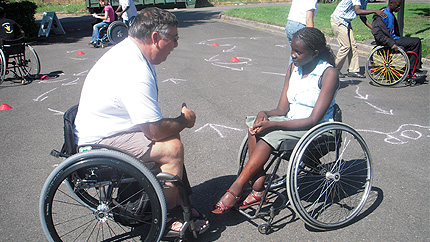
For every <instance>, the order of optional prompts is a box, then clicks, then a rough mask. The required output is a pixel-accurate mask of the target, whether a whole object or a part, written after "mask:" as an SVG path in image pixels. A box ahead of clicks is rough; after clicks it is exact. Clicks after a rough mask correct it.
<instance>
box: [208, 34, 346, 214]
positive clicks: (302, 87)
mask: <svg viewBox="0 0 430 242" xmlns="http://www.w3.org/2000/svg"><path fill="white" fill-rule="evenodd" d="M291 48H292V51H291V57H292V60H293V63H292V64H291V65H290V66H289V68H288V70H287V73H286V77H285V83H284V87H283V90H282V94H281V98H280V100H279V103H278V106H277V108H275V109H273V110H270V111H260V112H259V113H258V114H257V116H252V117H247V119H246V123H247V125H248V126H249V132H248V136H249V138H248V145H249V157H250V158H249V161H248V163H247V164H246V166H245V167H244V168H243V170H242V172H241V174H240V175H239V176H238V178H237V179H236V180H235V181H234V183H233V184H232V185H231V186H230V188H229V189H228V190H227V191H226V193H225V194H224V195H223V196H222V197H221V199H220V200H219V201H218V202H217V203H216V204H215V205H214V207H213V209H212V213H214V214H223V213H225V212H227V211H228V210H230V209H231V208H232V207H236V206H238V207H239V209H243V208H247V207H249V206H252V205H254V204H258V203H260V201H261V200H262V199H263V194H264V181H265V177H266V174H265V172H264V169H263V167H264V164H265V163H266V162H267V160H268V158H269V156H270V154H271V152H272V151H273V150H277V149H278V148H279V146H280V144H281V142H282V141H283V140H286V139H295V140H299V139H300V138H301V136H303V135H304V134H305V133H306V131H307V130H309V129H310V128H312V127H313V126H315V125H317V124H318V123H321V122H326V121H331V120H332V117H333V111H334V107H333V106H334V104H335V96H336V93H337V90H338V88H339V73H338V71H337V70H336V69H335V68H334V67H333V66H334V55H333V53H332V51H331V49H330V47H329V46H327V44H326V40H325V36H324V34H323V33H321V31H320V30H318V29H316V28H310V27H306V28H304V29H301V30H299V31H298V32H297V33H296V34H294V36H293V39H292V42H291ZM249 181H252V191H251V193H250V194H248V195H247V197H245V199H242V195H243V194H242V193H243V189H244V187H245V185H246V184H248V182H249Z"/></svg>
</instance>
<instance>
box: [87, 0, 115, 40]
mask: <svg viewBox="0 0 430 242" xmlns="http://www.w3.org/2000/svg"><path fill="white" fill-rule="evenodd" d="M99 4H100V5H101V6H102V7H104V9H103V11H104V13H103V15H98V14H96V13H93V14H92V15H93V17H94V18H97V19H100V20H101V22H100V23H96V24H94V25H93V34H92V37H91V42H90V43H89V45H92V46H94V47H97V46H98V41H99V37H100V29H101V28H102V27H103V26H108V25H109V24H110V23H111V22H113V21H115V12H114V10H113V8H112V6H111V5H110V4H109V2H108V1H107V0H99Z"/></svg>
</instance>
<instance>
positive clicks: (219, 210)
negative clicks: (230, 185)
mask: <svg viewBox="0 0 430 242" xmlns="http://www.w3.org/2000/svg"><path fill="white" fill-rule="evenodd" d="M229 194H231V195H233V197H234V200H235V201H234V203H233V205H230V206H228V205H225V204H224V203H223V202H222V201H221V199H222V198H223V197H224V196H228V195H229ZM224 196H223V197H221V199H220V200H219V201H218V202H217V203H216V204H215V205H214V206H213V209H212V213H213V214H224V213H226V212H227V211H228V210H230V209H231V208H232V207H233V206H235V205H236V203H237V202H238V201H239V200H240V198H241V197H242V196H237V195H236V194H234V193H233V192H232V191H230V190H227V192H226V194H224Z"/></svg>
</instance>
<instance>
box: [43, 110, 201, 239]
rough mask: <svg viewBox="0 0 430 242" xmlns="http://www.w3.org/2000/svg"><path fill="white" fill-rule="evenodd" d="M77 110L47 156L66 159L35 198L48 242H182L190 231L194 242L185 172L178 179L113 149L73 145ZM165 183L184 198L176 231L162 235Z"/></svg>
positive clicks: (68, 115)
mask: <svg viewBox="0 0 430 242" xmlns="http://www.w3.org/2000/svg"><path fill="white" fill-rule="evenodd" d="M77 110H78V106H77V105H76V106H73V107H72V108H70V109H69V110H68V111H67V112H66V113H65V114H64V145H63V148H62V149H61V151H56V150H53V151H51V155H53V156H55V157H64V158H66V159H65V160H64V161H63V162H62V163H60V164H59V165H58V167H56V168H55V169H54V170H53V171H52V173H51V174H50V175H49V177H48V179H47V180H46V182H45V184H44V186H43V189H42V192H41V196H40V207H39V212H40V220H41V224H42V227H43V230H44V232H45V235H46V237H47V238H48V240H49V241H147V242H153V241H160V240H161V239H162V238H163V240H164V239H165V238H166V237H169V238H170V239H172V238H173V239H175V241H186V239H187V238H188V236H189V234H190V233H191V234H192V235H193V236H194V237H196V238H197V234H198V232H196V231H195V229H194V228H195V227H194V222H193V220H192V216H191V208H192V205H191V199H190V196H191V187H190V184H189V183H188V179H187V177H186V171H185V170H184V177H183V179H182V180H180V179H179V178H178V177H177V176H173V175H171V174H167V173H160V170H159V168H158V166H156V165H155V164H153V165H154V166H153V167H151V164H150V163H149V164H146V165H144V164H143V163H142V162H141V161H139V160H138V159H136V158H135V157H133V156H132V155H130V154H127V153H125V152H124V151H121V150H119V149H116V148H113V147H109V146H105V145H85V146H81V147H76V145H75V137H74V133H73V126H74V120H75V116H76V113H77ZM78 151H79V152H78ZM165 183H172V184H174V185H175V186H176V187H177V188H178V190H179V194H180V196H181V199H182V200H183V205H182V210H183V213H182V216H183V221H184V222H183V226H182V228H181V230H180V231H179V232H172V231H168V233H166V232H165V230H166V217H167V208H166V201H165V197H164V193H163V188H166V187H165V186H164V184H165Z"/></svg>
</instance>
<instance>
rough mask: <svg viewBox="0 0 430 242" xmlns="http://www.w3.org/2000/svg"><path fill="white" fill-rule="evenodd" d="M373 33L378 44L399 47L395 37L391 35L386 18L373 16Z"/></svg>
mask: <svg viewBox="0 0 430 242" xmlns="http://www.w3.org/2000/svg"><path fill="white" fill-rule="evenodd" d="M372 34H373V36H374V37H375V40H376V42H377V43H378V44H382V45H385V46H389V47H391V48H393V49H396V48H397V45H396V43H395V41H394V38H393V37H392V36H391V34H390V32H389V31H388V28H387V26H386V25H385V22H384V20H383V19H382V18H381V17H379V16H376V15H375V16H374V17H373V23H372Z"/></svg>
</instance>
